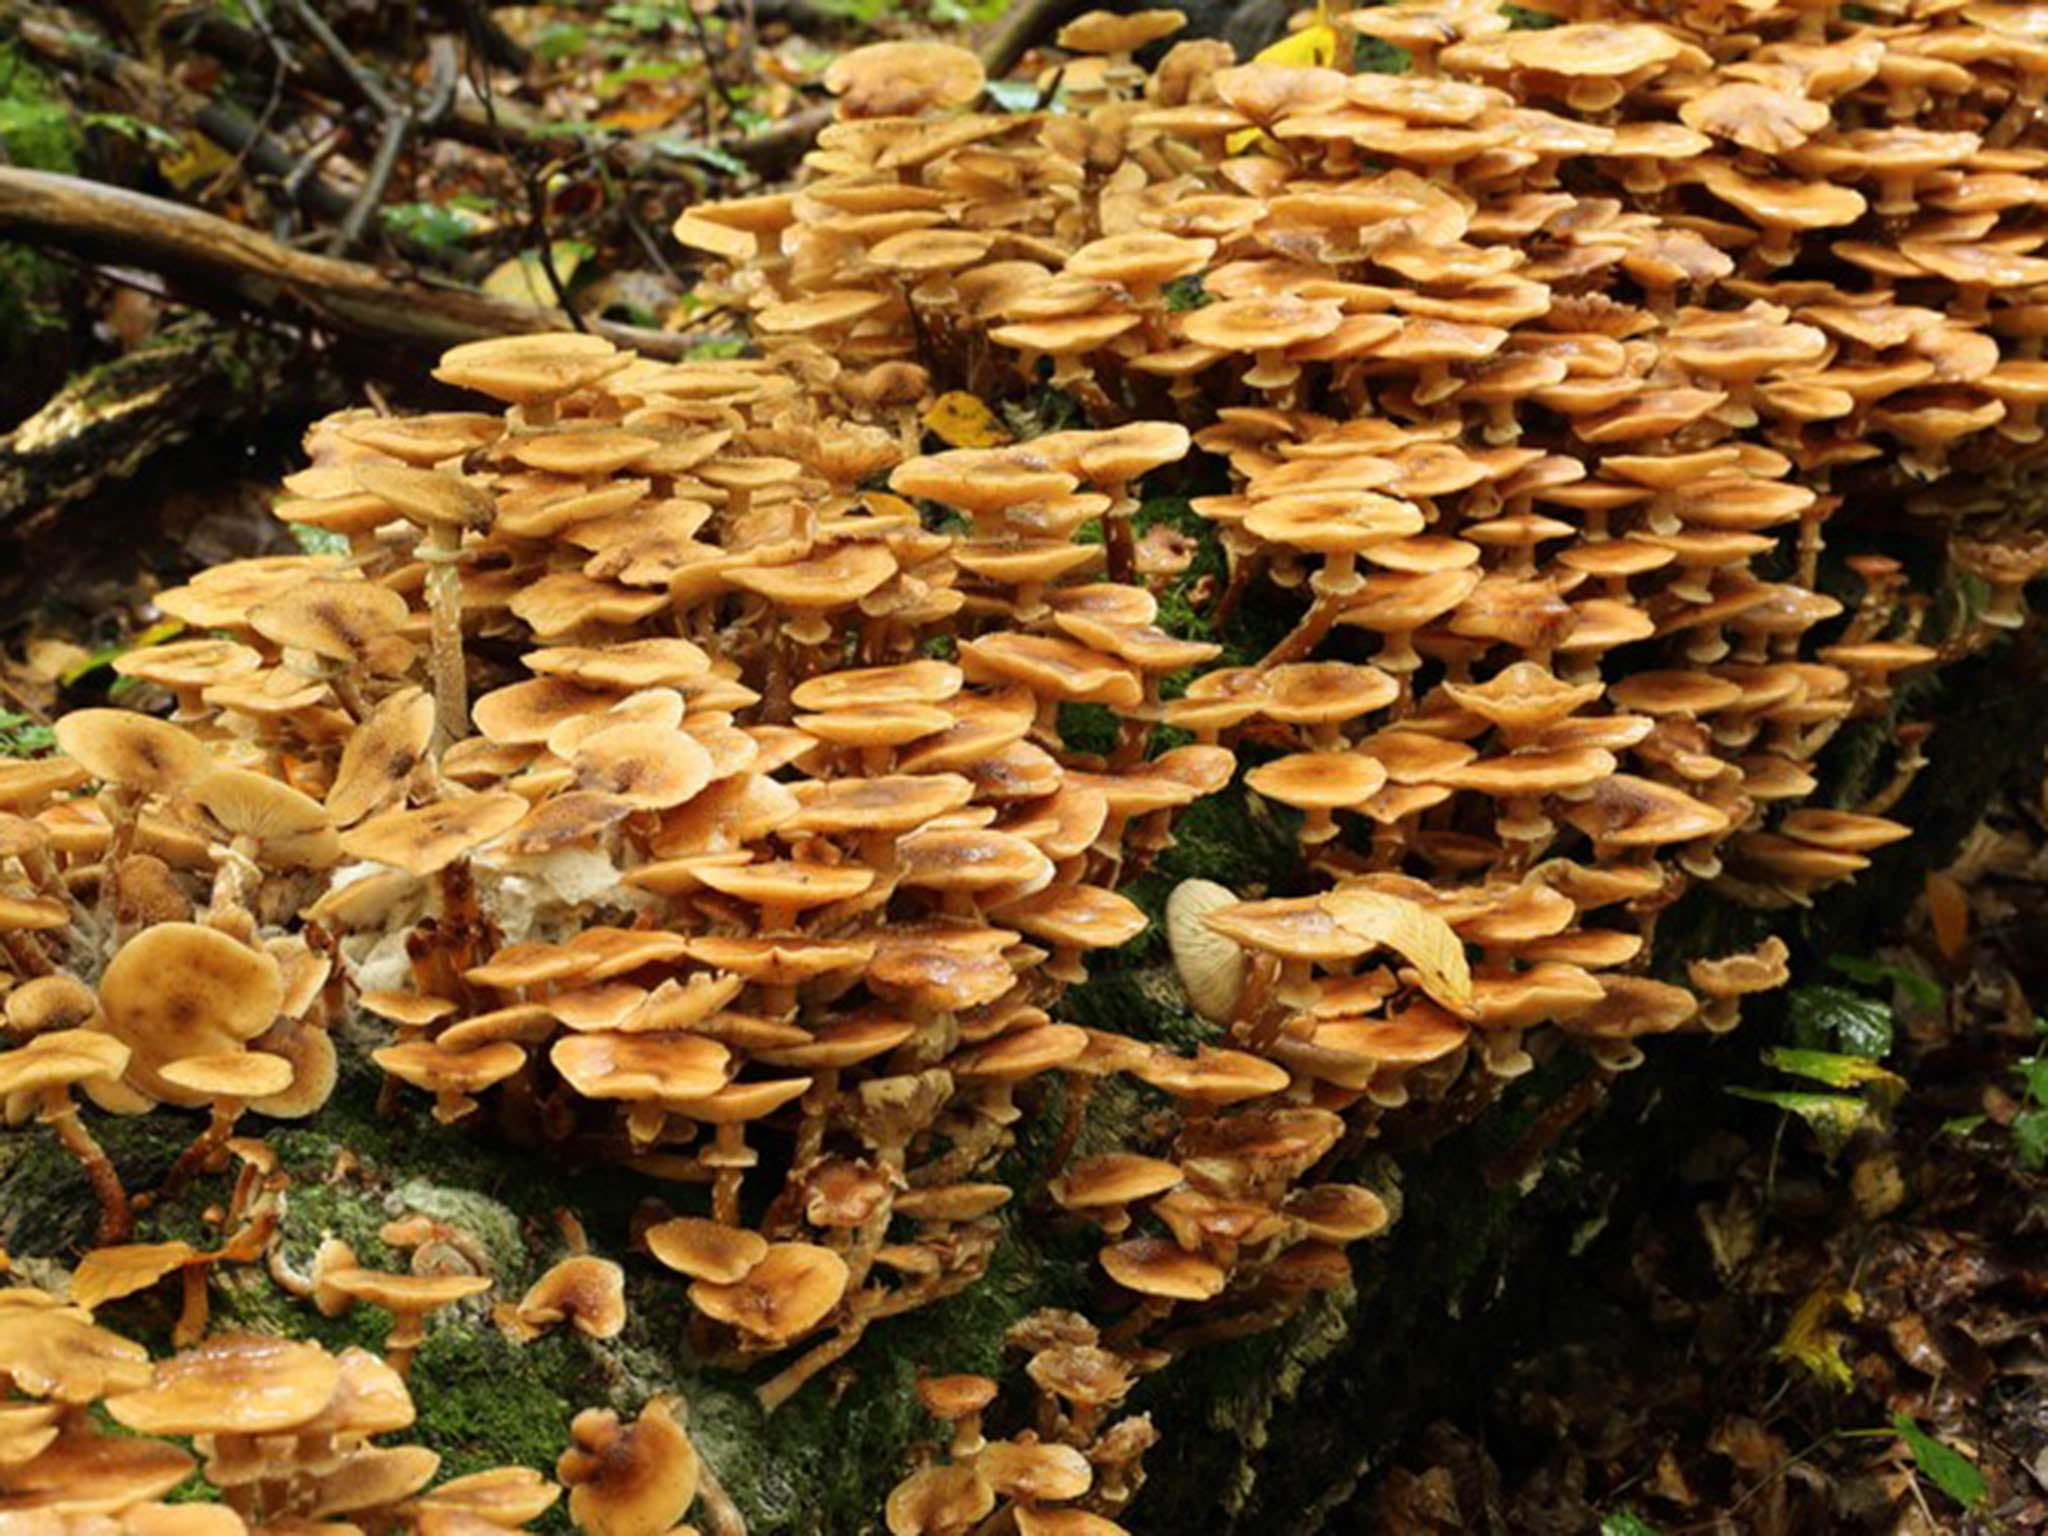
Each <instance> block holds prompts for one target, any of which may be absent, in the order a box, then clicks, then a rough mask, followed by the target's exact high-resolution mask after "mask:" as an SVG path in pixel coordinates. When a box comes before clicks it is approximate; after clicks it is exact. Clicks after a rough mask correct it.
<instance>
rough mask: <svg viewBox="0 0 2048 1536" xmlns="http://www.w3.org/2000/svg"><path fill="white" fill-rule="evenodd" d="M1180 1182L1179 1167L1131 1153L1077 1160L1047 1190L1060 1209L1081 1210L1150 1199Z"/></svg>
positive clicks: (1110, 1153) (1105, 1154)
mask: <svg viewBox="0 0 2048 1536" xmlns="http://www.w3.org/2000/svg"><path fill="white" fill-rule="evenodd" d="M1180 1181H1181V1171H1180V1167H1179V1165H1178V1164H1175V1163H1169V1162H1167V1161H1165V1160H1164V1159H1163V1158H1157V1157H1141V1156H1139V1155H1138V1154H1137V1153H1135V1152H1105V1153H1101V1154H1099V1155H1097V1156H1095V1157H1083V1158H1077V1159H1076V1160H1075V1161H1074V1163H1073V1164H1072V1165H1071V1166H1070V1167H1069V1168H1068V1169H1067V1171H1066V1172H1065V1173H1063V1174H1061V1175H1060V1176H1059V1177H1058V1178H1056V1179H1054V1180H1053V1181H1052V1182H1051V1183H1050V1184H1049V1185H1048V1186H1047V1188H1048V1190H1049V1191H1050V1192H1051V1194H1052V1197H1053V1199H1054V1201H1056V1202H1057V1203H1058V1204H1059V1206H1060V1207H1061V1208H1062V1209H1064V1210H1069V1211H1085V1210H1092V1209H1094V1208H1096V1207H1099V1206H1121V1205H1129V1204H1130V1203H1131V1202H1133V1201H1136V1200H1146V1199H1150V1198H1151V1197H1152V1196H1153V1195H1161V1194H1164V1193H1166V1191H1167V1190H1169V1189H1172V1188H1173V1187H1174V1186H1175V1185H1176V1184H1178V1183H1180Z"/></svg>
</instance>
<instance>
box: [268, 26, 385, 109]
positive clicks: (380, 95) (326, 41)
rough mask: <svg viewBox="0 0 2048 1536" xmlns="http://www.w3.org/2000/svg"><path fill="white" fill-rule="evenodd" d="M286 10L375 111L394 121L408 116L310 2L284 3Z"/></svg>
mask: <svg viewBox="0 0 2048 1536" xmlns="http://www.w3.org/2000/svg"><path fill="white" fill-rule="evenodd" d="M284 8H285V9H286V10H288V11H290V12H291V13H292V16H293V18H294V19H295V20H297V22H298V24H299V25H300V26H302V27H304V28H305V29H306V31H307V33H308V34H310V35H311V37H312V39H313V41H314V42H316V43H318V44H319V45H320V49H321V51H322V52H323V53H325V54H326V55H327V57H328V58H330V59H332V60H333V61H334V65H335V67H336V68H337V69H339V70H340V71H341V72H342V74H344V75H346V76H347V77H348V82H349V84H350V85H352V86H353V87H355V91H356V94H357V95H358V96H360V97H362V98H363V100H364V101H365V102H367V103H368V104H369V105H370V106H371V107H373V108H374V109H375V110H376V111H377V113H378V115H379V116H381V117H385V118H392V117H397V116H400V115H401V114H402V113H403V112H404V110H405V109H404V108H403V107H401V106H400V105H399V104H398V102H397V101H395V100H393V99H392V97H391V95H390V93H389V92H387V91H386V90H385V89H384V87H383V85H381V84H380V83H379V82H378V80H377V77H376V76H375V75H373V74H371V73H370V71H369V70H367V69H365V68H364V67H363V66H362V65H361V64H360V63H359V62H357V60H356V56H355V55H354V54H353V53H350V52H349V50H348V44H346V43H344V42H343V41H342V40H341V39H340V38H339V37H338V36H336V35H335V31H334V29H333V28H332V27H330V26H328V25H327V23H326V21H325V20H324V19H322V17H321V15H320V13H319V12H318V11H316V10H314V9H313V7H312V6H310V5H308V4H307V3H306V0H284Z"/></svg>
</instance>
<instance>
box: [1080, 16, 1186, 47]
mask: <svg viewBox="0 0 2048 1536" xmlns="http://www.w3.org/2000/svg"><path fill="white" fill-rule="evenodd" d="M1187 21H1188V19H1187V17H1186V16H1185V15H1184V14H1182V13H1181V12H1179V11H1173V10H1156V11H1127V12H1124V13H1122V14H1119V13H1117V12H1115V11H1087V12H1084V13H1083V14H1082V15H1079V16H1076V17H1075V18H1074V19H1073V20H1072V21H1070V22H1068V23H1067V24H1066V25H1065V26H1063V27H1061V28H1060V30H1059V36H1058V38H1057V41H1058V43H1059V45H1060V46H1061V47H1062V48H1064V49H1066V50H1067V51H1068V52H1069V53H1135V52H1136V51H1137V50H1138V49H1140V48H1142V47H1144V46H1145V45H1146V44H1147V43H1156V42H1158V41H1159V40H1160V39H1161V38H1162V37H1171V36H1173V34H1174V33H1176V32H1178V31H1179V30H1180V29H1181V28H1182V27H1184V26H1186V25H1187Z"/></svg>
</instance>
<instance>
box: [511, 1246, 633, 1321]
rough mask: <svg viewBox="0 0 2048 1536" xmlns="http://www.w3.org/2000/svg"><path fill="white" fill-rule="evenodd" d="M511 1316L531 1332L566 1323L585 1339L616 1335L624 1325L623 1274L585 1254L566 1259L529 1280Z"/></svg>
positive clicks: (615, 1268) (609, 1262)
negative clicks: (532, 1280) (529, 1284)
mask: <svg viewBox="0 0 2048 1536" xmlns="http://www.w3.org/2000/svg"><path fill="white" fill-rule="evenodd" d="M513 1319H514V1321H515V1322H517V1323H518V1324H519V1325H520V1326H521V1327H522V1328H523V1329H530V1330H532V1332H533V1333H536V1334H538V1333H544V1332H546V1331H547V1330H548V1329H549V1328H552V1327H553V1326H555V1324H557V1323H563V1322H566V1323H569V1324H571V1325H573V1326H574V1327H575V1329H576V1331H577V1332H578V1333H581V1334H583V1335H584V1336H585V1337H586V1338H592V1339H615V1338H617V1337H618V1336H619V1334H620V1332H621V1331H622V1330H623V1329H624V1328H625V1326H626V1272H625V1271H624V1270H622V1269H620V1268H619V1266H618V1265H616V1264H614V1263H613V1262H612V1261H611V1260H610V1259H599V1258H593V1257H591V1256H590V1255H589V1254H577V1255H575V1256H573V1257H570V1258H566V1259H564V1260H562V1261H561V1262H560V1263H559V1264H556V1265H554V1266H553V1267H552V1268H550V1269H549V1270H548V1271H547V1273H546V1274H544V1275H542V1276H541V1277H540V1278H539V1279H538V1280H536V1281H534V1283H533V1285H532V1286H531V1287H530V1288H529V1289H528V1290H527V1292H526V1294H525V1295H524V1296H522V1297H521V1298H520V1299H519V1305H518V1307H517V1308H516V1309H514V1312H513Z"/></svg>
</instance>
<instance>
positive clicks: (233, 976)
mask: <svg viewBox="0 0 2048 1536" xmlns="http://www.w3.org/2000/svg"><path fill="white" fill-rule="evenodd" d="M283 1004H284V974H283V972H282V971H281V970H280V969H279V967H278V963H277V961H276V960H275V959H274V958H273V957H271V956H270V955H267V954H265V953H263V952H262V951H260V950H254V949H250V948H249V947H248V946H247V945H244V944H239V943H237V942H236V941H235V940H234V939H232V938H230V937H229V936H228V935H227V934H225V933H222V932H221V931H220V930H219V929H217V928H208V927H203V926H201V925H200V924H198V923H177V922H173V923H158V924H156V925H155V926H154V927H151V928H145V929H144V930H143V931H142V932H140V933H138V934H137V935H135V937H134V938H132V939H130V940H129V941H128V942H127V943H126V944H124V945H122V946H121V948H120V949H119V950H118V951H117V952H116V953H115V955H114V958H113V960H112V961H111V962H110V963H109V964H108V966H107V969H106V971H105V973H104V974H103V975H102V976H101V977H100V1008H101V1011H102V1014H103V1016H104V1020H105V1022H104V1026H103V1027H104V1028H105V1030H106V1032H107V1033H108V1034H110V1035H112V1036H113V1037H114V1038H115V1039H116V1040H119V1041H120V1042H121V1043H122V1044H123V1045H126V1046H127V1047H128V1049H129V1051H130V1053H131V1054H130V1057H129V1061H128V1068H127V1071H126V1073H125V1074H124V1076H125V1080H126V1081H127V1083H128V1084H129V1086H131V1087H134V1088H137V1089H140V1090H141V1091H142V1092H144V1093H146V1094H149V1095H150V1096H151V1097H153V1098H158V1099H163V1100H165V1101H166V1102H167V1103H172V1104H177V1105H182V1106H185V1107H188V1108H190V1107H196V1106H198V1105H200V1104H203V1103H205V1102H206V1097H205V1095H203V1094H195V1093H192V1092H191V1091H189V1090H187V1089H183V1088H180V1087H178V1086H177V1085H176V1084H175V1083H172V1082H170V1081H169V1080H168V1079H166V1078H165V1077H164V1076H163V1068H164V1067H165V1066H166V1065H167V1064H169V1063H170V1062H173V1061H177V1060H180V1059H182V1058H184V1057H188V1056H207V1055H218V1054H221V1053H223V1052H229V1051H233V1050H235V1049H237V1048H238V1047H240V1046H242V1045H243V1044H245V1043H246V1042H248V1041H250V1040H253V1039H254V1038H255V1037H256V1036H258V1035H260V1034H262V1033H263V1032H264V1031H265V1030H266V1029H268V1028H270V1026H271V1024H272V1023H273V1022H274V1021H275V1020H276V1018H277V1016H278V1010H279V1009H280V1008H281V1007H282V1006H283Z"/></svg>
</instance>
